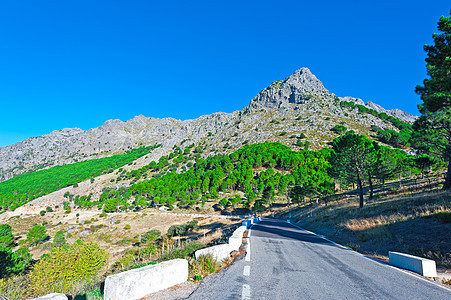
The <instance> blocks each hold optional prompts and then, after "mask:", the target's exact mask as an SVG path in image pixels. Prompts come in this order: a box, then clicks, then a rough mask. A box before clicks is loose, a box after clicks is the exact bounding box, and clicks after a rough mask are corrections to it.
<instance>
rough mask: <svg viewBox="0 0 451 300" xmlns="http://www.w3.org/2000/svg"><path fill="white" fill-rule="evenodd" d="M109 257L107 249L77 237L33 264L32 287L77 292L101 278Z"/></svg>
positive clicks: (68, 292)
mask: <svg viewBox="0 0 451 300" xmlns="http://www.w3.org/2000/svg"><path fill="white" fill-rule="evenodd" d="M107 260H108V254H107V252H106V251H105V250H104V249H102V248H100V247H99V246H98V245H97V244H96V243H93V242H90V243H83V242H81V241H77V242H76V243H75V244H73V245H66V246H65V247H61V248H53V249H52V251H51V252H50V253H49V254H48V255H46V256H44V257H42V258H41V260H40V261H39V262H38V263H37V264H36V265H35V266H34V269H33V271H32V272H31V274H30V281H31V283H30V289H31V290H32V291H33V292H35V293H37V294H41V295H44V294H48V293H51V292H56V293H64V294H70V295H75V294H77V293H79V292H81V291H82V290H83V289H84V288H85V287H86V286H89V285H92V284H93V283H95V282H96V281H97V280H99V275H100V272H101V271H102V268H103V267H104V266H105V265H106V263H107Z"/></svg>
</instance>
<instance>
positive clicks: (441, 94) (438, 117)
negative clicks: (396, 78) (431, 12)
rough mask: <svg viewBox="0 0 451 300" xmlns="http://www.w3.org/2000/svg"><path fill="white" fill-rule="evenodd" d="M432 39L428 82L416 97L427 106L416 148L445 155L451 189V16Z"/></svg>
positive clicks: (418, 124) (442, 20)
mask: <svg viewBox="0 0 451 300" xmlns="http://www.w3.org/2000/svg"><path fill="white" fill-rule="evenodd" d="M437 24H438V26H437V29H438V31H439V33H434V34H433V35H432V37H433V39H434V44H433V45H425V46H424V50H425V51H426V54H427V57H426V59H425V61H426V69H427V75H428V78H426V79H424V80H423V85H418V86H417V87H416V89H415V91H416V93H418V94H419V95H420V96H421V100H423V103H422V104H421V105H419V106H418V108H419V110H420V113H421V116H420V118H418V120H417V121H415V123H414V129H415V131H416V132H417V133H416V144H417V147H418V149H419V150H420V151H422V152H423V153H428V154H441V155H442V156H443V157H444V158H445V160H446V161H447V162H448V173H447V175H446V181H445V184H444V186H443V188H444V189H449V188H451V164H450V161H451V12H450V16H448V17H444V16H442V17H440V20H439V21H438V23H437Z"/></svg>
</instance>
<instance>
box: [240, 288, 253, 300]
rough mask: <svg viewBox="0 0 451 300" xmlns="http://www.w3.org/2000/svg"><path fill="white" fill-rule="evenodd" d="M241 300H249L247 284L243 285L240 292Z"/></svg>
mask: <svg viewBox="0 0 451 300" xmlns="http://www.w3.org/2000/svg"><path fill="white" fill-rule="evenodd" d="M241 299H242V300H251V287H250V286H249V285H248V284H243V290H242V291H241Z"/></svg>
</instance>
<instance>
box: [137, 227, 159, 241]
mask: <svg viewBox="0 0 451 300" xmlns="http://www.w3.org/2000/svg"><path fill="white" fill-rule="evenodd" d="M160 236H161V231H159V230H156V229H152V230H150V231H147V232H146V233H144V234H143V235H141V244H147V243H149V242H153V241H155V240H156V239H158V238H159V237H160Z"/></svg>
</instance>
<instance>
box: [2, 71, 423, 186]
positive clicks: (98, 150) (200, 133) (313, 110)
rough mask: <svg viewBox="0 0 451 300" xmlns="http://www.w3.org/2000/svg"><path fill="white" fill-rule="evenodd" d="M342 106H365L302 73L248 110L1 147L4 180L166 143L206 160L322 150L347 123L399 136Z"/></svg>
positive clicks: (142, 120) (111, 126)
mask: <svg viewBox="0 0 451 300" xmlns="http://www.w3.org/2000/svg"><path fill="white" fill-rule="evenodd" d="M340 101H352V102H354V103H356V104H359V105H365V104H364V102H363V101H362V100H361V99H358V98H352V97H343V98H338V97H337V96H336V95H335V94H333V93H331V92H329V91H328V90H327V89H326V88H325V87H324V85H323V84H322V82H321V81H320V80H319V79H318V78H316V76H315V75H313V74H312V72H310V70H309V69H307V68H301V69H299V70H297V71H295V72H294V73H293V74H292V75H291V76H289V77H287V78H286V79H285V80H279V81H274V82H273V83H272V84H271V85H270V86H268V87H267V88H265V89H264V90H262V91H261V92H260V93H259V94H258V95H257V96H255V97H254V98H253V99H252V100H251V101H250V104H249V105H248V106H247V107H245V108H244V109H243V110H242V111H235V112H233V113H223V112H218V113H213V114H211V115H205V116H201V117H199V118H197V119H192V120H184V121H181V120H176V119H173V118H164V119H157V118H149V117H145V116H142V115H139V116H136V117H134V118H133V119H130V120H128V121H126V122H123V121H121V120H117V119H116V120H107V121H106V122H105V123H104V124H103V125H102V126H100V127H97V128H92V129H90V130H88V131H85V130H82V129H79V128H70V129H62V130H56V131H53V132H51V133H49V134H46V135H43V136H40V137H34V138H29V139H27V140H25V141H22V142H19V143H16V144H14V145H10V146H7V147H0V181H3V180H6V179H9V178H11V177H12V176H14V175H15V174H20V173H24V172H26V171H31V170H36V169H40V168H47V167H51V166H54V165H64V164H68V163H73V162H77V161H82V160H88V159H93V158H97V157H103V156H109V155H113V154H116V153H121V152H123V151H124V150H127V149H131V148H136V147H139V146H147V145H155V144H162V147H161V148H160V149H159V153H161V154H160V155H164V153H168V152H170V151H171V150H172V147H173V146H174V145H179V146H181V147H182V148H184V147H186V146H187V145H189V144H193V143H194V144H196V145H202V147H203V148H204V149H205V151H204V154H203V155H204V156H208V155H213V154H217V153H229V152H231V151H234V150H236V149H238V148H240V147H242V146H243V145H246V144H251V143H259V142H264V141H279V142H281V143H283V144H285V145H288V146H290V147H293V148H296V147H297V146H296V144H295V140H293V139H295V138H296V136H298V135H299V134H300V133H303V134H305V135H307V138H308V140H309V142H310V143H311V149H320V148H322V147H325V146H327V143H328V142H330V141H331V140H332V139H333V138H334V134H333V133H331V131H330V129H331V128H332V127H334V126H335V125H337V124H346V127H347V128H349V129H352V130H355V131H356V132H362V133H365V134H367V135H371V132H370V128H371V126H372V125H375V126H378V127H380V128H383V129H393V130H396V128H394V127H393V126H392V125H391V124H389V123H387V122H385V121H384V120H382V119H379V118H378V117H377V116H372V115H362V114H359V112H358V110H355V109H354V110H352V109H349V108H342V107H341V106H340ZM365 106H367V107H369V108H371V109H375V110H377V111H379V112H386V113H387V114H389V115H392V116H394V117H397V118H400V119H401V120H404V121H407V122H413V121H414V120H415V117H414V116H412V115H410V114H407V113H405V112H402V111H400V110H397V109H394V110H385V109H384V108H382V107H380V106H379V105H377V104H374V103H372V102H368V103H367V104H366V105H365ZM185 141H188V142H187V143H184V142H185ZM152 159H155V157H154V156H152ZM143 163H145V162H144V161H143Z"/></svg>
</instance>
